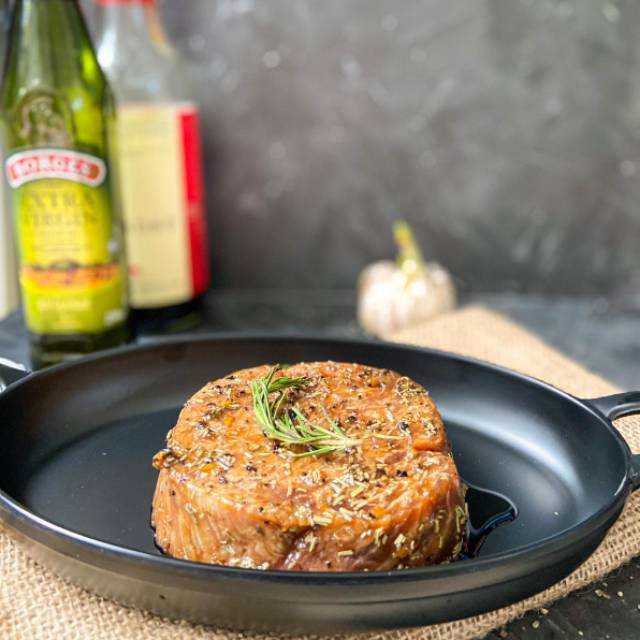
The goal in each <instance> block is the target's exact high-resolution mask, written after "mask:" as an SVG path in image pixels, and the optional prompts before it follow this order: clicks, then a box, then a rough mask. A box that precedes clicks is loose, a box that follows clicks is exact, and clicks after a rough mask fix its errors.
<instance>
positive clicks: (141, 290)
mask: <svg viewBox="0 0 640 640" xmlns="http://www.w3.org/2000/svg"><path fill="white" fill-rule="evenodd" d="M118 149H119V152H120V157H119V161H120V170H121V171H120V177H121V187H122V189H121V193H122V204H123V216H124V222H125V228H126V232H127V233H126V242H127V260H128V263H129V295H130V300H131V305H132V306H133V307H138V308H149V307H162V306H166V305H173V304H179V303H182V302H186V301H188V300H190V299H191V298H193V297H194V296H195V295H198V294H200V293H202V292H203V291H204V290H205V289H206V287H207V284H208V269H207V252H206V227H205V218H204V206H203V205H204V203H203V188H202V166H201V156H200V154H201V150H200V134H199V131H198V113H197V110H196V108H195V105H192V104H189V103H165V104H144V103H142V104H140V103H124V104H121V105H120V107H119V109H118Z"/></svg>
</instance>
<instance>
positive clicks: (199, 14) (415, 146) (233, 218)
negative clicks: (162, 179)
mask: <svg viewBox="0 0 640 640" xmlns="http://www.w3.org/2000/svg"><path fill="white" fill-rule="evenodd" d="M161 4H162V8H163V13H164V16H165V19H166V23H167V27H168V30H169V31H170V33H171V34H172V36H173V38H174V41H175V42H176V44H177V45H178V48H179V49H180V50H181V51H182V53H183V54H184V55H185V56H186V57H187V58H188V60H189V63H190V72H191V73H192V74H193V77H194V81H195V86H196V87H197V99H198V100H199V102H200V105H201V107H202V109H203V111H204V137H205V147H206V148H205V154H206V173H207V189H208V205H209V219H210V235H211V255H212V266H213V277H214V283H215V285H216V286H218V287H223V286H224V287H287V288H289V287H323V288H324V287H337V288H343V287H344V288H346V287H352V286H353V285H354V282H355V278H356V275H357V273H358V271H359V270H360V269H361V268H362V267H363V266H364V265H365V264H366V263H367V262H369V261H371V260H373V259H377V258H379V257H385V256H389V255H391V252H392V245H391V239H390V229H389V227H390V222H391V221H392V220H393V219H394V218H396V217H404V218H406V219H408V220H409V221H410V222H411V223H412V224H413V226H414V228H415V230H416V233H417V234H418V236H419V238H420V240H421V242H422V243H423V245H424V248H425V251H426V253H427V254H428V256H429V257H431V258H434V259H437V260H439V261H441V262H443V263H444V264H446V265H448V266H449V267H450V268H451V269H452V271H453V272H454V274H455V275H456V277H457V278H458V280H459V283H460V284H461V286H463V287H464V288H466V289H470V290H499V289H505V288H508V289H514V290H522V291H536V292H549V293H572V294H596V295H607V296H612V297H614V298H618V299H620V300H623V301H625V302H629V303H632V302H636V303H638V301H639V300H640V255H639V249H638V247H639V240H640V60H639V55H638V54H639V47H640V38H639V37H638V33H639V32H640V3H638V2H637V0H619V1H617V2H614V1H613V0H611V1H609V0H608V1H602V0H456V2H450V1H449V0H394V1H393V2H391V1H390V0H269V1H268V2H264V1H260V0H216V1H213V0H180V1H178V0H161ZM85 6H86V8H87V10H88V13H89V15H90V17H91V13H92V7H91V0H88V1H85Z"/></svg>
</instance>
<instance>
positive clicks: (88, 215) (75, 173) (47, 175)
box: [0, 0, 128, 366]
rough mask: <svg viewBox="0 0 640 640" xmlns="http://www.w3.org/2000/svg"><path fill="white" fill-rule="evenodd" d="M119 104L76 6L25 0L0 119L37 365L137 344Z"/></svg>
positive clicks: (15, 27) (60, 0)
mask: <svg viewBox="0 0 640 640" xmlns="http://www.w3.org/2000/svg"><path fill="white" fill-rule="evenodd" d="M112 102H113V101H112V97H111V93H110V90H109V86H108V84H107V81H106V80H105V77H104V75H103V73H102V71H101V69H100V67H99V65H98V61H97V58H96V55H95V53H94V50H93V47H92V45H91V41H90V38H89V34H88V31H87V28H86V25H85V22H84V19H83V17H82V14H81V12H80V8H79V6H78V3H77V0H16V4H15V8H14V13H13V18H12V23H11V30H10V36H9V48H8V53H7V59H6V63H5V69H4V75H3V80H2V87H1V89H0V116H1V120H2V125H3V132H2V138H3V141H4V146H5V149H4V152H5V153H4V174H5V178H6V185H5V186H6V187H7V188H8V190H9V192H10V199H11V202H12V215H13V222H14V229H15V236H16V245H17V250H18V251H17V252H18V262H19V280H20V289H21V292H22V302H23V308H24V316H25V322H26V325H27V328H28V330H29V333H30V336H31V346H32V357H33V361H34V365H35V366H43V365H48V364H53V363H56V362H60V361H62V360H66V359H69V358H72V357H74V356H78V355H82V354H86V353H90V352H92V351H95V350H97V349H102V348H106V347H112V346H115V345H118V344H121V343H123V342H125V341H126V340H127V337H128V328H127V300H126V270H125V265H124V259H123V251H122V246H123V241H122V237H121V227H120V220H119V218H118V215H117V208H116V206H115V202H114V190H113V182H114V181H113V176H112V174H111V167H110V162H109V156H110V148H109V140H110V134H111V131H112V129H113V127H114V120H113V119H114V116H113V114H114V107H113V103H112Z"/></svg>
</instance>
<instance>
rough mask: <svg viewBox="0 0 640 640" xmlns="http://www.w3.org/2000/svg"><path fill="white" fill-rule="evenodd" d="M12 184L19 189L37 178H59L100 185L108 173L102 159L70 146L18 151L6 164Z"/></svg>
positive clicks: (95, 185) (10, 183)
mask: <svg viewBox="0 0 640 640" xmlns="http://www.w3.org/2000/svg"><path fill="white" fill-rule="evenodd" d="M6 172H7V181H8V182H9V186H10V187H12V188H14V189H15V188H17V187H19V186H21V185H23V184H26V183H27V182H32V181H33V180H42V179H45V178H59V179H61V180H72V181H74V182H81V183H83V184H86V185H88V186H90V187H98V186H100V185H101V184H102V183H103V182H104V179H105V177H106V175H107V168H106V166H105V164H104V162H103V161H102V160H101V159H100V158H96V157H95V156H90V155H88V154H86V153H79V152H77V151H67V150H66V149H37V150H33V151H31V150H30V151H21V152H19V153H14V154H13V155H11V156H10V157H9V158H8V159H7V163H6Z"/></svg>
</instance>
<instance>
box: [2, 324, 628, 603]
mask: <svg viewBox="0 0 640 640" xmlns="http://www.w3.org/2000/svg"><path fill="white" fill-rule="evenodd" d="M265 340H268V341H274V340H276V341H281V342H293V341H307V342H313V343H326V344H334V345H339V344H344V345H349V346H355V347H363V348H366V347H374V348H382V349H394V350H399V351H406V352H413V353H415V352H419V353H426V354H430V355H433V356H436V357H442V358H447V359H451V360H455V361H458V362H459V363H462V364H466V365H471V366H474V367H479V368H481V369H485V370H489V371H491V372H493V373H496V374H499V375H503V376H507V377H508V378H511V379H516V380H517V381H518V382H520V383H522V384H525V385H532V386H534V387H537V388H538V389H541V390H542V391H544V392H546V393H551V394H553V395H556V396H559V397H560V398H561V399H562V400H564V401H566V402H569V403H571V404H574V405H577V406H579V407H580V408H581V409H582V410H584V411H586V412H587V413H589V414H591V416H592V417H593V418H594V419H596V420H597V421H598V423H599V425H600V427H601V428H604V429H605V430H606V431H607V432H608V433H609V435H611V436H612V437H613V438H614V440H615V442H616V444H617V445H618V447H619V449H620V453H621V454H622V457H623V459H624V460H625V463H626V465H625V468H624V469H621V471H620V474H621V482H620V485H619V486H618V488H617V489H616V491H615V493H614V494H613V495H612V496H611V499H610V501H609V502H608V503H606V504H603V505H602V506H600V508H599V509H598V510H597V511H595V512H594V513H593V514H592V515H591V516H589V517H588V518H586V519H585V520H583V521H581V522H579V523H578V524H576V525H573V526H571V527H568V528H566V529H563V530H562V531H559V532H557V533H555V534H553V535H551V536H547V537H545V538H542V539H540V540H537V541H535V542H531V543H529V544H527V545H524V546H522V547H517V548H516V549H512V550H509V551H503V552H499V553H495V554H491V555H488V556H486V557H484V558H483V557H480V558H473V559H468V560H464V561H461V562H454V563H449V564H440V565H431V566H426V567H415V568H411V569H403V570H401V571H397V570H393V571H372V572H367V573H363V572H356V571H349V572H319V571H314V572H300V571H285V570H272V569H267V570H259V569H246V568H241V567H229V566H226V565H216V564H207V563H201V562H194V561H189V560H182V559H178V558H172V557H168V556H161V555H154V554H151V553H148V552H145V551H140V550H137V549H132V548H129V547H124V546H120V545H117V544H113V543H111V542H107V541H103V540H99V539H97V538H93V537H90V536H86V535H84V534H82V533H80V532H77V531H74V530H72V529H68V528H66V527H64V526H62V525H58V524H55V523H54V522H51V521H50V520H47V519H46V518H43V517H41V516H38V515H37V514H35V513H33V512H32V511H30V510H29V509H28V508H27V507H25V506H24V505H22V504H21V503H20V502H18V501H17V500H15V499H14V498H12V497H11V496H10V495H8V494H7V493H6V492H5V491H3V490H2V489H0V520H4V521H5V522H6V524H7V525H8V526H9V527H10V528H14V529H17V530H19V531H20V532H21V533H23V534H24V535H26V536H27V537H28V538H30V539H33V540H35V541H37V542H38V543H40V544H44V545H45V546H47V547H49V548H54V547H53V546H52V545H51V544H48V543H47V542H43V540H42V539H41V537H45V536H46V535H54V536H55V537H56V538H57V539H59V540H62V541H65V542H68V543H70V544H72V545H74V546H75V547H76V548H78V549H80V550H82V551H84V552H85V553H88V554H91V553H99V554H100V555H101V556H103V557H105V556H106V555H108V556H110V557H111V558H112V559H117V560H118V561H121V562H123V561H124V562H125V563H127V564H128V565H130V566H132V567H135V568H138V569H141V570H148V569H152V570H153V569H155V570H156V572H157V573H158V574H160V575H162V574H165V575H170V574H172V573H174V574H179V575H181V576H185V577H191V578H198V579H204V580H206V579H209V580H210V579H212V578H224V579H225V580H228V579H233V580H237V581H244V580H258V581H260V582H273V583H279V584H290V585H301V584H322V585H327V586H329V585H333V586H339V585H343V586H344V585H353V584H354V583H358V584H361V585H364V584H371V585H374V584H379V585H383V584H384V585H389V584H395V583H398V582H416V581H421V580H426V579H440V578H441V579H447V578H456V577H462V576H465V575H467V574H469V573H475V572H479V571H483V572H485V571H487V572H488V571H489V570H491V569H496V568H504V567H508V566H509V565H511V564H513V565H514V566H515V564H516V563H517V562H518V561H522V562H528V561H531V560H533V559H535V558H537V557H540V556H543V557H544V556H547V555H550V554H552V553H556V552H560V551H562V550H563V549H566V548H569V547H571V546H572V545H574V544H575V543H576V542H577V541H579V540H582V539H585V538H588V537H589V535H590V534H592V532H593V531H594V530H595V529H597V528H598V526H601V525H602V523H603V522H605V521H607V520H608V519H609V518H610V517H611V516H612V515H613V514H614V512H616V511H618V510H619V509H620V508H621V504H622V502H623V501H624V500H625V499H626V497H627V495H628V493H629V489H630V481H629V468H630V463H631V451H630V449H629V446H628V444H627V443H626V441H625V440H624V438H623V437H622V435H621V434H620V433H619V431H618V430H617V429H616V428H615V427H614V426H613V423H612V422H611V421H610V420H608V419H607V418H606V417H605V416H604V415H602V414H601V413H600V412H599V411H598V410H597V409H596V408H595V407H594V406H592V405H590V404H589V403H588V401H587V400H585V399H581V398H577V397H575V396H573V395H571V394H569V393H567V392H565V391H562V390H561V389H558V388H557V387H554V386H553V385H551V384H549V383H547V382H545V381H543V380H540V379H538V378H535V377H533V376H529V375H527V374H523V373H521V372H519V371H515V370H512V369H509V368H507V367H503V366H501V365H497V364H494V363H491V362H487V361H484V360H481V359H479V358H473V357H470V356H464V355H460V354H456V353H452V352H448V351H444V350H440V349H432V348H429V347H420V346H415V345H406V344H401V343H394V342H389V341H382V340H375V339H370V338H364V339H363V338H356V339H354V338H348V337H341V336H337V337H336V336H331V335H321V334H316V333H307V332H286V333H285V332H282V333H280V332H250V333H245V332H220V333H218V332H206V333H195V334H180V335H179V336H171V337H162V338H161V339H158V340H150V341H145V342H143V343H138V344H130V345H125V346H120V347H116V348H114V349H109V350H105V351H101V352H99V353H95V354H90V355H87V356H84V357H82V358H80V359H78V360H73V361H70V362H65V363H63V364H59V365H56V366H53V367H50V368H48V369H44V370H41V371H37V372H34V373H31V374H29V375H26V376H25V377H24V378H22V379H21V380H18V381H17V382H15V383H13V384H11V385H10V386H9V387H8V388H7V389H5V390H4V391H3V392H1V393H0V403H1V402H2V401H3V400H4V399H5V398H6V397H8V396H11V395H12V394H13V393H14V392H16V391H17V390H18V389H20V388H21V387H23V386H25V385H28V384H30V383H31V384H32V383H33V381H34V380H37V379H40V378H46V377H50V376H54V375H57V374H58V373H60V372H64V371H66V370H67V369H77V368H78V367H80V366H82V365H85V364H90V363H95V362H100V361H104V360H109V359H112V358H117V357H120V356H128V355H135V354H136V353H139V352H142V351H151V350H153V349H157V348H162V347H163V346H177V345H182V344H184V345H185V346H189V345H192V344H194V343H199V342H212V341H213V342H226V343H229V342H233V341H240V342H251V341H265ZM17 523H19V525H18V526H16V525H17ZM31 530H34V531H35V532H37V533H40V534H41V535H40V536H38V537H34V536H33V535H30V533H32V532H33V531H31ZM78 559H79V560H80V561H83V560H81V559H80V558H78ZM86 563H87V564H93V563H92V562H91V561H87V562H86ZM273 595H275V594H273Z"/></svg>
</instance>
